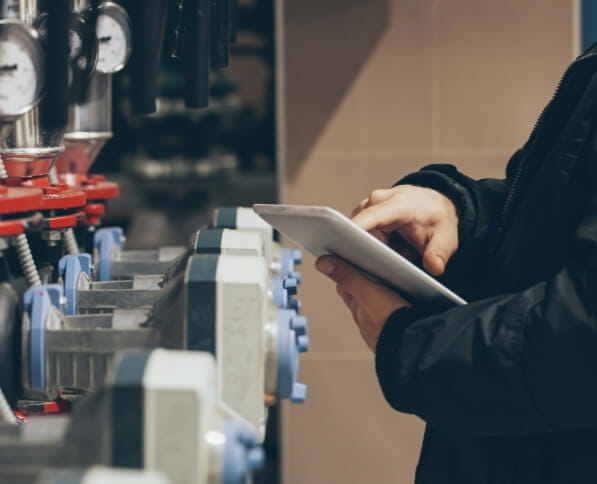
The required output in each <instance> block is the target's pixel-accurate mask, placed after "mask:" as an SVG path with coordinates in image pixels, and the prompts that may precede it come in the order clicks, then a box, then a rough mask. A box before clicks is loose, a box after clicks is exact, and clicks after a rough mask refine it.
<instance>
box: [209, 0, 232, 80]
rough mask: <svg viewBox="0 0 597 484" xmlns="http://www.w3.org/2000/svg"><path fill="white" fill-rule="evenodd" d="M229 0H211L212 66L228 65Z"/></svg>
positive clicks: (215, 67)
mask: <svg viewBox="0 0 597 484" xmlns="http://www.w3.org/2000/svg"><path fill="white" fill-rule="evenodd" d="M228 1H229V0H211V15H210V20H211V21H210V24H211V66H212V67H213V68H214V69H219V68H222V67H228V64H229V50H230V33H229V32H230V14H229V7H230V5H229V3H228Z"/></svg>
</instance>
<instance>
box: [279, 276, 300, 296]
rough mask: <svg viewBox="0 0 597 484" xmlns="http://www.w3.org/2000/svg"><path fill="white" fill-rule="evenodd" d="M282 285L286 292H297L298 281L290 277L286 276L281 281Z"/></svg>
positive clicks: (292, 293) (291, 293)
mask: <svg viewBox="0 0 597 484" xmlns="http://www.w3.org/2000/svg"><path fill="white" fill-rule="evenodd" d="M282 287H283V288H284V289H286V290H287V291H288V294H290V295H294V294H296V293H297V292H298V281H297V280H296V279H293V278H291V277H287V278H286V279H284V281H283V282H282Z"/></svg>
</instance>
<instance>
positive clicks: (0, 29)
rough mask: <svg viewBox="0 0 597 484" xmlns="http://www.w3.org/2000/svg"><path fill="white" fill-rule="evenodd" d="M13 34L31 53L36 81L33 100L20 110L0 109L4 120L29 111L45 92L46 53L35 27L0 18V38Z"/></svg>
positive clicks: (0, 117)
mask: <svg viewBox="0 0 597 484" xmlns="http://www.w3.org/2000/svg"><path fill="white" fill-rule="evenodd" d="M11 35H12V36H14V37H15V38H16V39H17V41H19V42H21V44H22V45H23V46H24V48H25V49H26V50H27V52H28V53H31V60H32V63H33V67H34V69H35V75H36V77H37V83H36V86H35V95H34V98H33V100H32V101H31V102H30V103H29V104H26V105H24V106H23V107H22V108H21V109H20V110H18V111H16V112H12V113H5V112H2V111H1V110H0V119H3V120H5V121H8V120H12V119H17V118H19V117H20V116H22V115H24V114H26V113H28V112H29V111H31V110H32V109H33V108H34V107H35V106H37V105H38V104H39V102H40V101H41V99H42V97H43V95H44V92H45V72H44V67H45V60H46V53H45V51H44V48H43V45H42V43H41V41H40V38H39V35H38V33H37V31H36V30H35V29H33V28H32V27H30V26H29V25H27V24H26V23H24V22H22V21H21V20H18V19H0V40H3V39H5V38H7V37H8V38H9V40H10V36H11Z"/></svg>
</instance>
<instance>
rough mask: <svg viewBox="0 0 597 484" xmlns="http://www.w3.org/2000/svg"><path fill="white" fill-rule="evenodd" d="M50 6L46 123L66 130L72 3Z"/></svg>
mask: <svg viewBox="0 0 597 484" xmlns="http://www.w3.org/2000/svg"><path fill="white" fill-rule="evenodd" d="M47 5H48V12H47V13H48V17H47V18H48V20H47V26H48V41H47V44H46V45H47V55H46V66H45V67H46V69H45V71H46V92H45V96H44V102H43V109H41V117H42V122H43V124H44V126H45V127H46V129H49V130H55V129H58V130H59V129H64V128H65V127H66V124H67V122H68V50H69V45H68V41H69V39H68V31H69V26H70V18H71V17H70V2H69V0H52V1H51V2H48V3H47Z"/></svg>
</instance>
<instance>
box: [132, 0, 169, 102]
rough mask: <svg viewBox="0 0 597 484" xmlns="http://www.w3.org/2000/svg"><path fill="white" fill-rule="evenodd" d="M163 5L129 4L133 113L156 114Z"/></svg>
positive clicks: (156, 1) (150, 1)
mask: <svg viewBox="0 0 597 484" xmlns="http://www.w3.org/2000/svg"><path fill="white" fill-rule="evenodd" d="M167 6H168V2H167V1H166V0H144V1H138V0H136V1H134V2H132V3H131V9H130V14H131V23H132V25H133V46H134V47H133V53H132V55H131V77H132V92H131V102H132V106H133V112H134V113H135V114H151V113H155V111H156V98H157V96H158V70H159V64H160V59H161V51H162V43H163V40H164V30H165V27H166V13H167Z"/></svg>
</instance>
